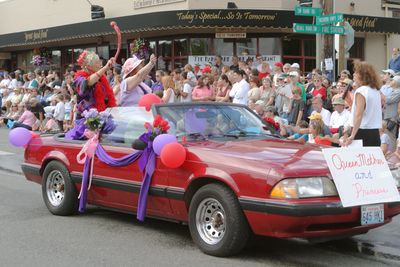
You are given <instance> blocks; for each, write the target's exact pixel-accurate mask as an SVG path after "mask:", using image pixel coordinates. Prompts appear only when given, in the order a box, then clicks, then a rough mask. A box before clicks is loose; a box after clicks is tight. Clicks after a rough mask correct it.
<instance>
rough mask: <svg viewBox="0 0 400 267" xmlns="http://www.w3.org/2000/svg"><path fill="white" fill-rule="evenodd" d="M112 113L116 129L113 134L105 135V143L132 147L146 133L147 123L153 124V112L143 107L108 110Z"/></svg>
mask: <svg viewBox="0 0 400 267" xmlns="http://www.w3.org/2000/svg"><path fill="white" fill-rule="evenodd" d="M106 112H110V114H111V116H112V118H113V120H114V123H115V124H116V128H115V129H114V131H113V132H111V133H109V134H104V135H103V138H102V140H103V142H106V143H108V142H112V143H124V144H128V145H131V144H132V142H133V141H134V140H135V139H137V138H138V137H139V136H140V135H141V134H143V133H145V132H146V129H145V128H144V124H145V122H149V123H152V122H153V114H152V112H148V111H146V110H145V109H144V108H142V107H116V108H112V109H107V110H106Z"/></svg>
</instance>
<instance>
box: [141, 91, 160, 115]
mask: <svg viewBox="0 0 400 267" xmlns="http://www.w3.org/2000/svg"><path fill="white" fill-rule="evenodd" d="M159 103H161V99H160V98H159V97H158V96H157V95H155V94H146V95H144V96H142V97H141V98H140V100H139V107H145V108H146V110H147V111H150V108H151V105H153V104H159Z"/></svg>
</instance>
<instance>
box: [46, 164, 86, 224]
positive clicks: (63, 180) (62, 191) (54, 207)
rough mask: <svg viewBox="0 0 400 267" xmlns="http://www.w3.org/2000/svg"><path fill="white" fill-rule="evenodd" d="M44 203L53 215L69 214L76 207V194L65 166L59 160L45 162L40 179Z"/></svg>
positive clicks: (74, 211)
mask: <svg viewBox="0 0 400 267" xmlns="http://www.w3.org/2000/svg"><path fill="white" fill-rule="evenodd" d="M42 196H43V200H44V203H45V204H46V206H47V208H48V209H49V211H50V212H51V213H53V214H54V215H62V216H65V215H71V214H74V213H76V211H77V209H78V194H77V192H76V188H75V186H74V184H73V183H72V180H71V176H70V175H69V172H68V170H67V168H66V167H65V166H64V165H63V164H62V163H61V162H59V161H51V162H50V163H49V164H47V166H46V168H45V170H44V172H43V179H42Z"/></svg>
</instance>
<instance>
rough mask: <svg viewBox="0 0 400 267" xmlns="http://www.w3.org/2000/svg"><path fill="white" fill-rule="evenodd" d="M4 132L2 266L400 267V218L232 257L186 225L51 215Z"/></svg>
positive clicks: (259, 246) (0, 132)
mask: <svg viewBox="0 0 400 267" xmlns="http://www.w3.org/2000/svg"><path fill="white" fill-rule="evenodd" d="M7 133H8V130H6V129H3V128H2V129H0V177H1V178H0V179H1V180H0V196H1V200H2V201H1V203H0V228H1V232H0V262H1V265H2V266H47V265H55V266H71V265H72V264H74V265H80V266H128V265H129V266H188V265H191V266H243V265H245V264H246V265H249V266H400V256H399V255H400V242H399V240H400V233H399V229H400V216H398V217H397V218H394V220H393V222H392V223H390V224H389V225H386V226H384V227H382V228H379V229H375V230H372V231H370V232H369V233H368V234H365V235H361V236H356V237H354V238H348V239H345V240H339V241H332V242H328V243H324V244H312V243H309V242H308V241H305V240H300V239H294V240H279V239H274V238H264V237H255V238H253V239H252V240H251V241H250V242H249V244H248V246H247V247H246V249H245V250H244V251H243V252H242V253H241V254H239V255H237V256H235V257H232V258H216V257H211V256H208V255H205V254H203V253H201V252H200V250H198V249H197V248H196V246H195V245H194V244H193V242H192V240H191V237H190V234H189V229H188V227H187V226H185V225H179V224H175V223H171V222H165V221H158V220H153V219H146V220H145V222H143V223H141V222H138V221H137V220H136V217H135V216H133V215H126V214H120V213H116V212H111V211H105V210H102V209H99V208H96V207H89V209H88V211H87V212H86V213H85V214H83V215H76V216H71V217H59V216H54V215H52V214H51V213H50V212H49V211H48V210H47V208H46V206H45V205H44V203H43V200H42V196H41V187H40V185H38V184H34V183H31V182H28V181H26V180H25V178H24V177H23V175H22V174H21V170H20V169H19V168H18V165H19V164H20V162H21V161H22V158H23V150H22V149H15V148H13V147H11V146H10V145H9V144H8V139H7Z"/></svg>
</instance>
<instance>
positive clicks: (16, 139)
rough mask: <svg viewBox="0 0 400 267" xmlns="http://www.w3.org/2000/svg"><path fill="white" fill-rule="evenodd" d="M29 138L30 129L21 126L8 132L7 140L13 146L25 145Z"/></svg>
mask: <svg viewBox="0 0 400 267" xmlns="http://www.w3.org/2000/svg"><path fill="white" fill-rule="evenodd" d="M31 139H32V134H31V131H29V130H28V129H25V128H23V127H18V128H15V129H12V130H11V131H10V132H9V134H8V140H9V141H10V143H11V144H12V145H13V146H16V147H23V146H26V145H27V144H28V143H29V141H30V140H31Z"/></svg>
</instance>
